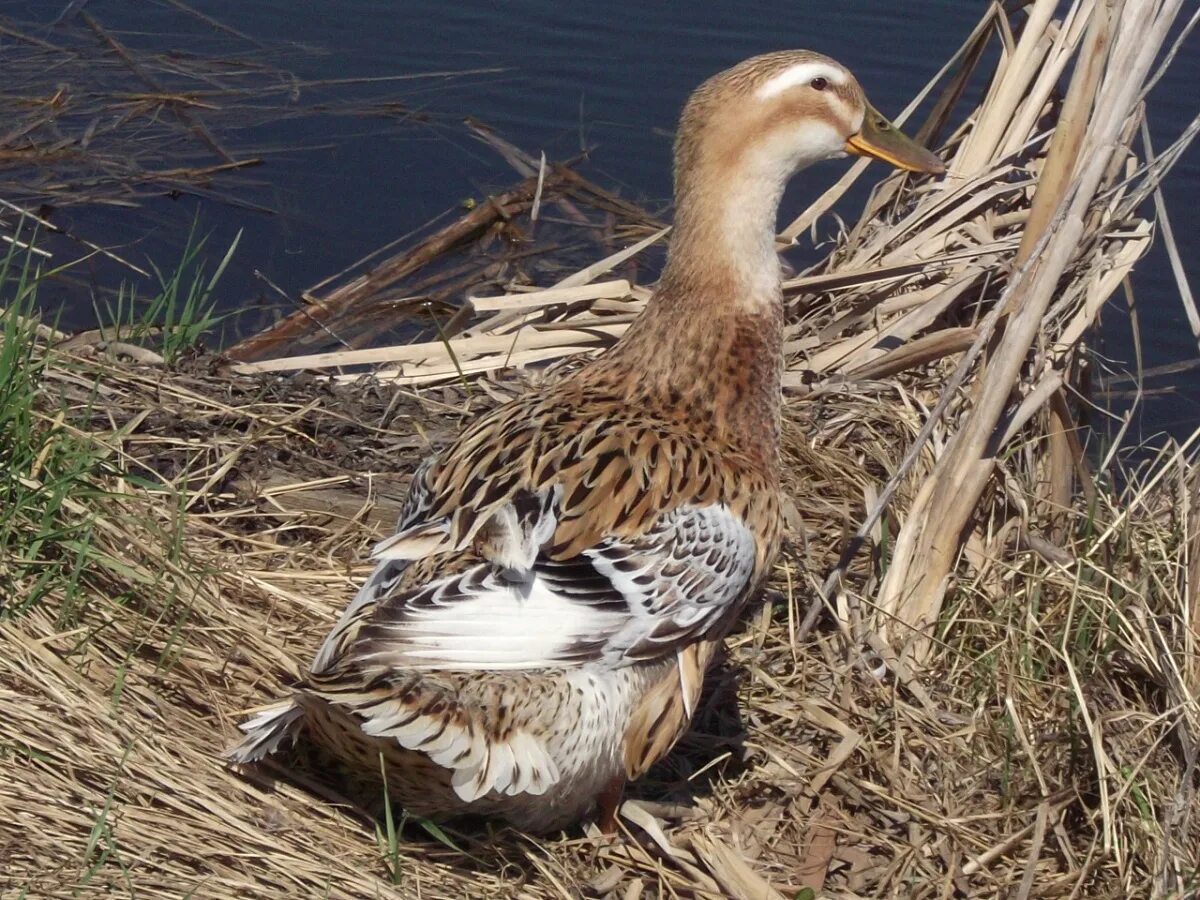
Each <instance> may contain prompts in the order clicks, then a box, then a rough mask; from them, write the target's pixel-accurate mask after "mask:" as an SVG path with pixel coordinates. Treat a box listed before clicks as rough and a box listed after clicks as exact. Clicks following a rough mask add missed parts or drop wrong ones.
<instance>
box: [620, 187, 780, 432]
mask: <svg viewBox="0 0 1200 900" xmlns="http://www.w3.org/2000/svg"><path fill="white" fill-rule="evenodd" d="M678 200H679V204H678V213H677V219H676V225H675V229H674V231H673V233H672V237H671V250H670V253H669V256H668V262H667V266H666V268H665V270H664V272H663V276H662V279H661V280H660V282H659V286H658V290H657V291H656V292H655V295H654V297H653V298H652V299H651V300H650V303H649V305H648V307H647V309H646V310H645V312H644V313H643V314H642V316H641V317H640V318H639V319H638V321H637V322H635V323H634V324H633V325H632V326H631V327H630V330H629V332H628V333H627V334H626V336H625V339H623V340H622V341H621V342H620V344H619V345H618V346H617V347H615V348H613V350H612V351H610V352H609V354H606V356H607V357H609V360H610V362H611V364H612V365H613V366H615V367H619V369H620V370H623V371H625V372H627V373H628V375H627V376H626V377H627V378H628V379H630V380H631V381H633V382H636V385H637V387H635V388H633V395H631V400H635V399H636V396H634V395H640V396H641V397H645V398H651V397H654V398H661V397H666V398H670V399H669V402H670V404H673V405H676V406H678V407H679V408H681V409H683V410H687V411H688V412H687V418H688V419H689V420H696V421H697V422H700V421H701V420H702V421H703V423H705V424H706V425H708V426H711V428H712V429H713V430H715V431H717V432H720V433H723V434H725V435H726V436H728V437H732V438H735V439H736V440H738V442H739V443H740V444H741V445H742V446H746V447H747V448H750V447H753V446H758V447H760V448H762V449H763V450H764V452H766V451H767V450H769V449H770V448H771V447H772V446H774V444H775V443H776V442H777V438H778V427H779V426H778V422H779V405H780V390H781V386H780V379H781V374H782V366H783V359H782V335H783V301H782V293H781V289H780V268H779V260H778V257H777V256H776V253H775V245H774V238H775V215H776V208H777V206H778V201H779V191H778V190H771V191H767V192H765V195H764V193H763V192H761V191H757V192H756V191H749V190H746V191H745V193H743V194H742V195H741V196H737V197H735V196H733V195H728V194H727V195H722V194H719V193H717V192H716V190H715V189H713V190H710V191H707V192H701V193H695V194H688V193H686V192H684V193H681V194H680V195H679V196H678Z"/></svg>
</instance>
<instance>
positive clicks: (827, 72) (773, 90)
mask: <svg viewBox="0 0 1200 900" xmlns="http://www.w3.org/2000/svg"><path fill="white" fill-rule="evenodd" d="M814 78H824V79H825V80H827V81H828V82H829V83H830V84H845V83H846V75H845V73H844V72H843V71H842V70H841V69H839V68H838V67H837V66H831V65H830V64H829V63H827V62H805V63H797V64H796V65H794V66H792V67H791V68H788V69H784V70H783V71H782V72H780V73H779V74H778V75H774V76H772V77H771V78H770V80H768V81H766V82H765V83H764V84H763V85H762V86H761V87H759V89H758V91H757V94H758V96H759V97H761V98H762V99H764V100H765V99H767V98H768V97H774V96H777V95H778V94H782V93H783V92H784V91H786V90H787V89H788V88H792V87H795V86H796V85H799V84H808V83H809V82H810V81H812V80H813V79H814Z"/></svg>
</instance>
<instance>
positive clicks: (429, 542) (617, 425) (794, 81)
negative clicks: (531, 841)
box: [226, 50, 944, 834]
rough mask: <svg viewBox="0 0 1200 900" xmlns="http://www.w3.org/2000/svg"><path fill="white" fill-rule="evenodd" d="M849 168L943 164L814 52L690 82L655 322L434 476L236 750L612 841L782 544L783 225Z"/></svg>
mask: <svg viewBox="0 0 1200 900" xmlns="http://www.w3.org/2000/svg"><path fill="white" fill-rule="evenodd" d="M847 154H854V155H861V156H867V157H873V158H875V159H879V160H883V161H885V162H887V163H890V164H891V165H893V166H895V167H898V168H900V169H904V170H909V171H912V172H918V173H930V174H939V173H941V172H943V171H944V166H943V164H942V162H941V160H940V159H939V158H938V157H937V156H936V155H935V154H933V153H931V152H930V151H929V150H927V149H925V148H923V147H921V146H920V145H918V144H917V143H915V142H914V141H912V140H911V139H909V138H908V137H906V136H904V135H903V134H902V133H901V132H900V131H898V130H897V129H896V127H895V126H893V125H892V124H891V123H890V122H889V121H888V120H887V119H886V118H884V117H883V116H882V115H881V114H880V113H878V112H877V111H876V110H875V108H874V107H872V105H871V104H870V103H869V102H868V100H867V98H866V95H865V93H864V92H863V89H862V88H861V87H860V86H859V83H858V81H857V80H856V79H855V77H854V76H853V74H852V73H851V72H850V71H849V70H848V69H847V68H845V67H844V66H842V65H841V64H839V63H837V62H835V61H834V60H832V59H830V58H829V57H827V56H823V55H821V54H819V53H814V52H811V51H806V50H791V51H780V52H774V53H768V54H765V55H762V56H756V57H754V58H752V59H748V60H745V61H743V62H741V63H739V64H737V65H735V66H733V67H732V68H729V69H727V70H725V71H723V72H721V73H719V74H717V75H714V76H713V77H711V78H709V79H708V80H707V81H705V82H704V83H703V84H702V85H700V87H699V88H697V89H696V90H695V91H694V93H692V95H691V96H690V98H689V99H688V101H687V103H686V105H685V107H684V109H683V112H682V115H681V117H680V122H679V129H678V132H677V137H676V141H675V148H674V173H675V210H676V215H675V222H674V226H673V230H672V233H671V237H670V243H669V248H668V253H667V260H666V263H665V266H664V269H663V271H662V274H661V277H660V280H659V282H658V284H657V286H656V289H655V290H654V292H653V295H652V297H651V298H650V300H649V301H648V302H647V305H646V307H645V309H644V310H643V311H642V313H641V314H640V316H639V317H638V318H637V319H636V320H635V322H634V323H632V324H631V326H630V327H629V329H628V330H627V332H626V333H625V334H624V335H623V336H622V337H621V339H620V340H619V341H618V342H617V343H615V344H614V345H613V346H612V347H610V348H609V349H608V350H607V351H606V352H604V353H603V354H601V355H600V356H598V357H595V358H593V359H592V360H590V361H588V362H587V363H586V364H585V365H583V366H582V367H581V368H579V369H577V370H576V371H574V372H572V373H571V374H568V375H565V376H562V377H561V378H560V379H558V380H555V381H551V382H548V383H546V384H544V385H541V386H539V387H536V388H532V389H530V390H529V391H527V392H526V393H524V394H523V395H521V396H519V397H517V398H516V399H513V400H511V401H509V402H507V403H505V404H503V405H501V406H498V407H496V408H494V409H493V410H491V411H489V412H487V413H485V414H483V415H482V416H480V417H479V418H478V419H476V420H474V421H473V422H472V423H470V424H469V425H468V426H467V427H466V428H465V429H464V430H463V431H462V432H461V433H460V434H459V436H458V437H457V438H456V439H454V440H453V441H452V442H451V443H450V444H449V445H448V446H446V447H445V448H444V449H443V450H441V451H440V452H438V453H437V454H436V455H434V456H432V457H431V458H429V459H428V460H426V461H425V462H424V463H423V464H422V465H421V466H420V467H419V468H418V470H417V471H416V472H415V473H414V475H413V478H412V482H411V486H410V488H409V493H408V496H407V499H406V501H405V503H404V505H403V508H402V514H401V516H400V520H399V523H398V526H397V529H396V532H395V533H394V534H393V535H392V536H391V537H389V538H387V539H386V540H384V541H382V542H381V543H379V544H378V545H377V546H376V547H375V548H374V550H373V554H372V555H373V560H374V563H375V568H374V570H373V572H372V573H371V574H370V576H369V577H368V578H367V580H366V582H365V583H363V585H362V586H361V588H360V589H359V590H358V592H357V594H356V595H355V596H354V597H353V598H352V599H351V600H350V602H349V605H348V606H347V607H346V608H345V610H344V611H343V612H342V614H341V616H340V618H339V619H338V620H337V623H336V624H335V625H334V627H333V630H332V631H331V632H330V633H329V635H328V636H327V637H326V638H325V640H324V643H323V644H321V646H320V648H319V650H318V651H317V654H316V657H315V659H314V660H313V662H312V665H311V666H310V667H309V669H308V672H307V675H306V676H305V677H304V679H303V680H302V681H300V682H299V683H298V684H296V685H295V686H294V687H293V688H292V689H291V690H290V692H289V694H288V695H287V696H286V697H284V698H282V699H281V700H279V701H277V702H275V703H272V704H270V705H268V706H266V707H262V708H259V709H258V710H257V711H252V713H253V714H252V715H251V716H250V717H249V718H248V720H247V721H245V722H244V723H243V724H242V725H241V730H242V732H243V735H242V738H241V740H240V742H239V743H237V744H236V745H235V746H234V747H233V748H232V749H231V750H230V751H228V752H227V754H226V755H227V757H228V759H229V760H231V761H232V762H233V763H235V764H239V765H246V764H250V763H253V762H255V761H258V760H261V759H263V758H265V757H266V756H268V755H270V754H273V753H275V752H277V751H278V750H280V749H281V748H282V747H285V746H286V745H288V744H290V743H292V742H294V741H297V740H303V741H311V742H313V743H314V744H315V745H317V746H319V747H320V748H322V749H323V750H324V751H326V752H328V753H331V754H332V755H333V756H334V758H336V759H337V760H338V761H339V763H344V764H345V765H347V766H350V767H353V768H355V769H361V770H363V771H364V772H367V773H371V772H373V773H374V775H375V776H376V778H377V779H379V780H380V781H381V782H383V781H386V786H387V797H388V798H389V800H390V801H391V802H393V803H397V804H399V805H400V806H401V807H403V808H404V809H405V810H406V811H407V812H409V813H410V814H412V815H417V816H422V817H426V818H429V819H432V820H434V821H443V820H446V819H452V818H455V817H458V816H461V815H471V816H475V815H479V816H483V817H486V818H490V819H496V820H501V821H504V822H507V823H508V824H509V825H511V826H512V827H514V828H517V829H519V830H522V831H525V832H529V833H546V832H551V831H555V830H560V829H563V828H567V827H570V826H572V825H573V824H576V823H578V822H580V821H582V820H585V819H588V818H589V817H590V818H591V819H592V821H594V822H595V823H596V824H597V825H598V827H599V828H600V830H601V831H602V832H604V833H609V834H611V833H612V832H613V831H614V830H615V829H616V827H617V813H618V807H619V804H620V802H621V799H622V796H623V791H624V788H625V785H626V784H627V783H628V782H630V781H633V780H636V779H637V778H639V777H640V776H642V775H643V774H645V773H646V771H647V770H648V769H649V768H650V767H651V766H652V765H653V764H654V763H655V762H657V761H658V760H659V759H661V758H662V757H663V756H664V755H666V754H667V753H668V751H670V750H671V748H672V747H673V746H674V745H675V743H676V742H677V741H678V739H679V738H680V736H681V735H682V734H683V733H684V732H685V731H686V729H687V727H688V725H689V723H690V722H691V720H692V717H693V716H694V714H695V712H696V708H697V705H698V703H699V700H700V694H701V689H702V685H703V683H704V677H705V672H706V670H707V669H708V667H709V665H710V664H711V663H712V662H713V660H714V658H715V657H716V656H717V653H718V649H719V647H720V645H721V642H722V640H723V638H724V637H725V636H726V635H727V634H728V633H729V632H730V630H731V629H732V628H734V627H735V625H736V623H737V621H738V619H739V616H740V614H741V613H742V611H743V609H744V608H745V607H746V605H747V603H748V601H749V600H750V599H751V598H752V597H753V596H754V594H755V591H756V589H757V588H758V586H759V585H760V584H761V583H762V582H763V580H764V579H765V577H766V576H767V574H768V572H769V571H770V568H771V565H772V561H773V560H774V558H775V556H776V554H777V552H778V549H779V544H780V540H781V533H782V528H783V525H782V520H783V516H782V509H783V502H782V496H781V487H780V446H779V441H780V415H781V403H782V390H781V376H782V371H783V356H782V334H783V324H784V309H783V295H782V288H781V266H780V262H779V259H778V256H777V253H776V248H775V232H776V217H777V213H778V208H779V203H780V199H781V196H782V194H783V190H784V187H785V185H786V184H787V183H788V181H789V180H790V179H791V177H792V176H793V175H794V174H795V173H796V172H798V171H800V170H802V169H805V168H807V167H808V166H810V165H813V164H815V163H818V162H821V161H823V160H826V159H831V158H836V157H842V156H846V155H847ZM381 767H382V772H381Z"/></svg>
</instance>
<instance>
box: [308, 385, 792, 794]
mask: <svg viewBox="0 0 1200 900" xmlns="http://www.w3.org/2000/svg"><path fill="white" fill-rule="evenodd" d="M550 408H551V409H552V410H553V409H554V408H555V407H553V406H551V407H550ZM546 409H547V404H543V406H542V407H541V408H540V409H537V408H535V409H530V408H521V407H519V406H515V405H514V406H510V407H507V408H502V409H501V410H499V411H498V415H497V417H496V418H495V420H494V421H490V422H489V421H487V420H485V421H484V422H482V423H480V424H477V425H476V426H475V427H474V428H472V429H470V430H468V431H467V432H465V433H464V435H463V437H462V438H460V439H459V440H458V441H457V442H456V443H455V444H454V445H452V446H451V447H450V448H448V449H447V450H446V451H444V452H443V454H442V455H441V456H440V457H439V458H438V459H437V460H436V461H434V462H433V463H432V464H431V465H430V466H429V467H428V468H427V469H425V470H424V471H423V472H422V473H421V476H420V478H419V479H414V485H413V490H414V491H418V490H419V491H421V492H422V493H421V497H422V499H421V500H420V501H419V502H418V503H417V504H416V505H415V506H414V510H416V513H415V514H414V515H412V516H408V517H406V518H405V521H404V522H402V523H401V528H400V531H399V532H398V533H397V534H398V536H397V538H396V539H393V540H392V541H389V542H384V544H382V545H381V546H380V547H379V548H377V551H376V553H377V556H378V558H379V562H378V566H377V568H376V570H375V572H374V573H373V575H372V576H371V578H370V579H368V581H367V583H366V584H365V585H364V586H363V589H362V590H361V591H360V592H359V595H358V596H357V597H356V598H355V599H354V601H353V602H352V603H351V606H350V608H348V609H347V611H346V613H345V614H344V615H343V616H342V618H341V620H340V621H339V622H338V624H337V626H336V627H335V628H334V630H333V632H332V633H331V634H330V635H329V637H328V638H327V640H326V642H325V644H324V646H323V647H322V648H321V651H320V653H319V654H318V657H317V661H316V664H314V666H313V668H312V670H311V672H310V675H309V678H308V683H307V686H306V689H307V690H308V691H310V692H312V693H315V694H316V695H318V696H320V697H322V698H324V699H325V700H326V701H328V702H332V703H335V704H338V705H340V706H342V707H344V708H349V709H351V710H353V712H354V713H355V715H356V716H357V717H358V718H359V719H360V720H361V721H362V728H363V730H364V731H365V732H367V733H368V734H373V735H378V736H381V737H385V736H386V737H390V738H392V739H394V740H396V741H397V742H398V743H400V744H401V745H402V746H404V747H407V748H409V749H413V750H420V751H422V752H424V753H427V754H429V756H430V757H431V758H432V759H433V760H434V761H435V762H437V763H438V764H439V765H444V766H446V767H447V768H448V769H450V770H452V771H453V773H454V776H453V783H454V787H455V790H456V791H458V793H459V795H460V796H461V797H462V798H463V799H468V800H469V799H471V798H473V797H478V796H481V795H482V794H484V793H487V792H489V791H499V792H502V793H514V792H529V793H539V792H541V791H543V790H546V789H548V787H549V785H551V784H554V783H555V782H556V781H557V779H558V773H557V771H556V768H555V766H554V763H553V761H552V760H551V759H550V757H549V756H548V754H547V751H546V748H545V746H544V745H543V742H542V740H541V738H540V736H539V734H538V728H537V726H535V725H534V724H533V723H532V722H527V723H526V725H524V726H522V725H518V724H515V723H513V721H512V720H511V718H507V717H508V716H511V715H513V714H514V710H513V708H512V707H509V706H506V705H497V706H496V707H495V708H492V707H488V708H487V709H485V708H483V707H479V708H475V706H474V705H473V704H470V703H467V702H466V701H464V700H463V699H462V697H461V696H459V695H458V694H457V693H456V692H450V693H447V692H446V691H444V690H441V689H439V688H438V687H437V685H438V684H439V683H440V682H441V681H443V680H444V679H445V678H446V677H448V676H447V673H450V677H453V678H459V677H471V676H472V673H476V674H477V675H478V677H479V678H480V679H484V680H488V679H495V678H496V677H497V675H498V674H499V673H504V672H508V673H513V675H514V676H517V675H518V674H519V673H522V672H536V671H538V670H546V669H564V668H565V669H571V668H578V667H581V666H584V665H585V664H588V663H599V664H602V665H606V666H608V667H612V668H621V667H624V666H628V665H632V664H634V663H636V662H638V661H641V660H650V659H655V658H663V659H672V662H673V663H675V665H674V666H673V667H671V668H670V671H671V672H672V673H674V674H673V676H672V677H673V678H674V679H675V680H674V681H672V682H671V683H666V682H664V684H663V685H662V686H661V687H660V689H659V690H657V691H655V692H653V698H654V702H653V703H647V704H643V705H644V707H645V708H644V709H640V710H639V713H638V715H637V716H635V717H634V718H635V725H637V722H641V725H637V727H636V732H637V733H636V734H631V737H630V740H629V743H630V746H631V747H633V749H631V750H630V751H629V753H630V754H632V755H631V758H630V759H629V760H627V766H629V769H630V771H631V772H636V771H641V770H642V769H643V768H644V766H646V765H648V764H649V763H650V762H651V761H652V760H653V759H654V758H657V756H658V755H660V753H661V752H663V750H664V749H665V748H666V747H669V745H670V743H672V742H673V740H674V738H675V736H677V734H678V733H679V730H680V729H681V728H682V727H683V726H684V725H686V722H687V720H688V719H690V716H691V711H692V707H693V705H694V703H695V700H696V697H697V696H698V695H699V689H700V681H701V679H702V677H703V669H704V666H705V664H706V662H707V659H708V657H709V656H710V655H711V647H712V645H713V641H715V639H716V638H715V637H714V636H719V635H720V634H721V633H723V631H724V629H725V627H726V626H727V624H728V623H729V622H730V621H732V618H733V616H734V615H735V614H736V612H737V610H738V609H739V608H740V605H741V602H742V601H743V600H744V598H745V597H746V596H747V595H748V593H749V591H750V590H751V589H752V587H753V583H754V582H755V581H756V580H757V578H758V576H759V575H760V574H761V570H762V563H763V560H764V559H765V558H769V555H770V552H771V550H772V549H773V548H772V547H771V542H772V541H773V540H775V534H776V531H777V528H776V525H775V522H776V520H777V518H778V517H777V514H776V511H775V509H774V506H773V504H774V503H775V495H774V492H773V490H772V487H773V486H772V485H769V484H766V483H765V482H764V481H763V480H762V479H761V478H760V477H758V476H756V475H755V473H754V469H753V467H747V469H746V470H745V471H742V472H737V471H730V470H729V467H728V466H726V465H725V462H724V458H722V461H721V462H720V463H718V460H717V458H716V456H715V455H713V454H710V453H707V452H705V450H704V448H703V447H701V446H699V445H698V444H697V443H696V442H695V441H693V440H692V439H691V438H690V437H688V436H687V435H683V434H678V433H671V432H670V431H669V430H663V429H660V428H656V427H654V426H653V425H652V424H650V425H648V424H645V423H641V422H639V421H637V420H630V419H629V418H628V417H627V418H626V419H625V420H624V421H622V420H621V418H620V415H619V414H618V412H617V411H614V410H612V409H609V410H592V411H591V412H592V413H594V414H593V415H580V414H579V410H578V407H575V409H574V410H573V414H572V415H570V416H565V415H558V413H553V412H552V413H549V414H547V413H546ZM557 409H559V410H561V406H559V407H557ZM554 415H558V418H557V419H556V418H554V417H553V416H554ZM756 479H757V480H756ZM730 484H735V485H737V486H738V489H737V490H732V489H730V488H729V485H730ZM745 498H750V499H748V500H746V499H745ZM756 517H757V518H756ZM698 641H699V642H702V643H703V646H700V647H699V649H697V647H698V645H697V643H696V642H698ZM455 673H457V674H455ZM520 680H521V679H520V678H519V677H517V678H515V679H514V680H513V681H512V682H511V684H513V685H516V684H518V683H519V682H520ZM489 683H491V682H489ZM672 685H677V686H678V689H676V688H675V687H673V686H672ZM513 690H517V688H516V687H514V688H513ZM660 695H661V696H660ZM534 699H536V698H534ZM534 708H536V703H535V704H534ZM552 708H553V704H552ZM522 714H523V715H524V714H525V712H523V713H522ZM548 714H551V715H552V714H553V713H552V711H551V712H550V713H548ZM643 719H644V720H645V721H644V722H643V721H642V720H643ZM510 763H511V765H510ZM529 779H533V780H532V781H529ZM527 781H529V783H528V784H526V782H527Z"/></svg>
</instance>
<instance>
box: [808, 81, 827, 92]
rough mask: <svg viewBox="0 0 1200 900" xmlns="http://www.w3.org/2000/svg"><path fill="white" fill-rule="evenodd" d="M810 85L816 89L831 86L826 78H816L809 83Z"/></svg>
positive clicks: (821, 89) (819, 89)
mask: <svg viewBox="0 0 1200 900" xmlns="http://www.w3.org/2000/svg"><path fill="white" fill-rule="evenodd" d="M808 86H809V87H810V88H812V89H813V90H814V91H823V90H825V88H827V87H829V81H828V80H827V79H825V78H814V79H813V80H812V81H810V82H809V83H808Z"/></svg>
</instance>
